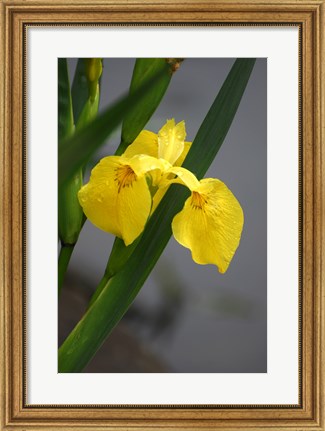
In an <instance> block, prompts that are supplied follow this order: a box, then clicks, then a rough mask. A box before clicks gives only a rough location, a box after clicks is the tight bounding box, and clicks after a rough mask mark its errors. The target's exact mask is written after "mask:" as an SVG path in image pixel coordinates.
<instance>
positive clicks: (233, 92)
mask: <svg viewBox="0 0 325 431" xmlns="http://www.w3.org/2000/svg"><path fill="white" fill-rule="evenodd" d="M254 63H255V60H254V59H239V60H236V62H235V64H234V66H233V67H232V69H231V71H230V73H229V75H228V77H227V78H226V80H225V82H224V84H223V86H222V88H221V90H220V92H219V94H218V96H217V97H216V99H215V101H214V102H213V104H212V106H211V108H210V110H209V112H208V114H207V116H206V117H205V119H204V121H203V123H202V125H201V127H200V129H199V131H198V133H197V135H196V137H195V139H194V141H193V144H192V147H191V150H190V152H189V154H188V157H187V158H186V160H185V163H184V165H183V166H185V167H186V168H187V169H190V170H191V171H193V172H195V173H196V174H197V175H198V177H199V178H202V176H203V175H204V174H205V172H206V171H207V169H208V168H209V166H210V164H211V163H212V161H213V160H214V157H215V155H216V154H217V152H218V150H219V148H220V146H221V144H222V142H223V140H224V138H225V136H226V134H227V132H228V130H229V127H230V125H231V123H232V121H233V118H234V116H235V114H236V111H237V108H238V105H239V103H240V100H241V98H242V95H243V93H244V91H245V88H246V85H247V83H248V80H249V77H250V74H251V71H252V69H253V66H254ZM188 196H189V191H188V190H187V189H186V188H184V187H182V186H179V185H176V184H175V185H173V186H171V187H170V188H169V190H168V192H167V193H166V195H165V196H164V198H163V200H162V201H161V203H160V205H159V207H158V208H157V210H156V211H155V213H154V214H153V216H152V217H151V218H150V220H149V222H148V224H147V226H146V229H145V231H144V233H143V235H142V237H141V239H140V241H139V243H138V244H137V246H136V248H135V250H134V252H133V253H132V254H131V256H130V257H129V258H128V260H127V264H126V265H124V267H123V269H122V270H121V271H119V272H118V273H117V274H116V275H115V276H114V277H113V278H111V279H110V280H109V281H108V282H107V283H106V286H105V287H104V289H103V290H102V292H101V293H100V295H99V296H98V298H97V300H96V301H94V302H93V304H92V306H91V307H90V308H89V309H88V311H87V312H86V314H85V315H84V317H83V318H82V319H81V321H80V322H79V323H78V324H77V326H76V327H75V328H74V329H73V331H72V332H71V333H70V335H69V336H68V338H67V339H66V340H65V341H64V343H63V344H62V346H61V347H60V349H59V372H80V371H82V369H83V368H84V367H85V366H86V364H87V363H88V362H89V360H90V359H91V358H92V357H93V355H94V354H95V353H96V351H97V349H98V348H99V347H100V346H101V344H102V343H103V342H104V340H105V338H106V337H107V335H108V334H109V333H110V332H111V330H112V329H113V328H114V326H115V325H116V324H117V323H118V322H119V320H120V319H121V318H122V316H123V315H124V313H125V312H126V311H127V309H128V307H129V306H130V304H131V303H132V301H133V299H134V298H135V296H136V295H137V293H138V292H139V290H140V288H141V287H142V285H143V283H144V281H145V280H146V278H147V277H148V275H149V274H150V272H151V270H152V268H153V267H154V265H155V263H156V262H157V260H158V258H159V256H160V255H161V253H162V251H163V249H164V248H165V246H166V245H167V243H168V241H169V238H170V235H171V222H172V220H173V218H174V216H175V214H176V213H177V212H179V211H180V210H181V209H182V207H183V205H184V202H185V200H186V198H187V197H188Z"/></svg>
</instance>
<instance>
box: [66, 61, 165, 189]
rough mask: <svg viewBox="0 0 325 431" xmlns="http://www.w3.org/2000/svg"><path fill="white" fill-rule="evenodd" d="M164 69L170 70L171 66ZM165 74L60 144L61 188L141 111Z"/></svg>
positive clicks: (161, 72)
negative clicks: (126, 120) (129, 117)
mask: <svg viewBox="0 0 325 431" xmlns="http://www.w3.org/2000/svg"><path fill="white" fill-rule="evenodd" d="M165 68H168V65H166V66H165ZM164 73H165V71H164V69H162V70H159V71H158V72H157V73H156V74H155V75H154V76H153V77H151V78H150V79H149V80H146V81H145V82H144V83H143V85H141V87H139V88H138V89H137V90H136V91H135V92H134V93H132V94H130V95H128V96H126V97H123V98H122V99H120V100H119V101H118V102H116V103H115V104H114V105H113V106H112V107H109V108H107V109H106V110H105V111H104V112H103V113H102V114H100V115H98V116H97V117H96V118H95V119H94V120H93V121H92V122H90V123H89V124H87V125H86V126H85V127H84V128H82V129H81V130H78V131H76V133H75V134H74V135H73V136H72V137H71V138H69V139H68V140H63V141H62V142H61V143H59V187H60V186H62V184H64V183H65V182H66V181H67V180H68V179H69V178H71V177H72V176H73V174H74V173H75V172H76V171H77V170H78V169H79V168H80V167H82V166H83V165H84V164H85V163H86V162H87V161H88V160H89V158H90V157H91V155H92V154H93V153H94V152H95V151H96V150H97V149H98V148H99V147H100V146H101V145H102V144H103V143H104V142H105V139H106V138H107V137H108V136H109V135H110V134H111V133H112V132H113V131H114V130H115V129H116V127H117V126H118V125H119V124H120V123H121V121H122V120H123V118H124V117H125V115H127V114H129V113H130V112H131V111H132V110H136V109H138V107H139V105H140V104H141V101H142V99H143V98H144V97H145V96H146V94H147V93H148V92H149V91H150V90H151V89H152V88H153V87H154V86H155V85H157V84H158V83H159V82H160V80H161V79H162V77H163V76H164ZM67 141H68V142H67Z"/></svg>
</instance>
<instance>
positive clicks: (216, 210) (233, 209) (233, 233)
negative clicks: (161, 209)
mask: <svg viewBox="0 0 325 431" xmlns="http://www.w3.org/2000/svg"><path fill="white" fill-rule="evenodd" d="M243 223H244V215H243V211H242V208H241V206H240V204H239V202H238V201H237V199H236V198H235V196H234V195H233V194H232V192H231V191H230V190H229V189H228V187H227V186H226V185H225V184H224V183H223V182H222V181H220V180H216V179H212V178H208V179H205V180H202V181H200V185H199V187H198V188H197V189H196V190H194V191H192V194H191V196H190V197H189V198H188V199H187V200H186V202H185V205H184V208H183V209H182V211H181V212H180V213H178V214H177V215H176V216H175V217H174V219H173V223H172V230H173V234H174V237H175V239H176V240H177V241H178V242H179V243H180V244H181V245H183V246H184V247H186V248H189V249H190V250H191V252H192V258H193V260H194V261H195V262H196V263H198V264H201V265H204V264H214V265H216V266H217V267H218V269H219V272H221V273H224V272H226V271H227V269H228V266H229V264H230V262H231V260H232V258H233V256H234V254H235V251H236V249H237V247H238V245H239V242H240V237H241V232H242V228H243Z"/></svg>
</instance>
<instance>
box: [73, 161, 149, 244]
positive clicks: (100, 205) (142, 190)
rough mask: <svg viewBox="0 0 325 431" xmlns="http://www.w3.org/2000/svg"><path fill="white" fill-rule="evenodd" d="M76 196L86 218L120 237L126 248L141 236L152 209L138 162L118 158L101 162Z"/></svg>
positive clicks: (145, 182) (143, 175)
mask: <svg viewBox="0 0 325 431" xmlns="http://www.w3.org/2000/svg"><path fill="white" fill-rule="evenodd" d="M133 162H134V166H133ZM78 197H79V202H80V205H81V206H82V208H83V210H84V213H85V214H86V216H87V217H88V219H89V220H90V221H91V222H92V223H93V224H94V225H95V226H97V227H99V228H100V229H102V230H104V231H106V232H110V233H112V234H114V235H116V236H118V237H120V238H123V240H124V242H125V244H126V245H129V244H131V243H132V242H133V241H134V240H135V239H136V238H137V237H138V236H139V235H140V234H141V233H142V231H143V229H144V226H145V224H146V222H147V219H148V216H149V214H150V210H151V195H150V191H149V188H148V185H147V181H146V177H145V174H141V170H140V169H139V166H138V160H133V159H127V158H124V157H119V156H109V157H105V158H104V159H102V160H101V161H100V163H99V164H98V165H97V166H96V167H95V168H94V169H93V170H92V173H91V177H90V181H89V183H88V184H86V185H85V186H84V187H82V188H81V190H80V191H79V194H78Z"/></svg>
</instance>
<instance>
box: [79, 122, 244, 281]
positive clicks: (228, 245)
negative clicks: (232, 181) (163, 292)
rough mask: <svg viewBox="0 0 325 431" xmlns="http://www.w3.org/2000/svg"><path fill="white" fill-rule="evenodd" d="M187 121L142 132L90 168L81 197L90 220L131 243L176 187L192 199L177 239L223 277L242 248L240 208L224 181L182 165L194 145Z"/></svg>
mask: <svg viewBox="0 0 325 431" xmlns="http://www.w3.org/2000/svg"><path fill="white" fill-rule="evenodd" d="M185 137H186V132H185V124H184V122H183V121H182V122H180V123H178V124H175V121H174V120H168V121H167V122H166V124H165V125H164V126H163V127H162V128H161V129H160V130H159V132H158V134H155V133H153V132H150V131H142V132H141V133H140V134H139V136H138V137H137V138H136V140H135V141H134V142H133V143H132V144H131V145H130V146H129V147H128V148H127V149H126V151H125V153H124V154H123V155H122V156H108V157H105V158H104V159H102V160H101V161H100V162H99V164H98V165H97V166H95V168H94V169H93V170H92V173H91V177H90V180H89V183H88V184H86V185H85V186H83V187H82V188H81V190H80V191H79V194H78V197H79V202H80V205H81V206H82V208H83V210H84V213H85V214H86V216H87V217H88V219H89V220H90V221H91V222H92V223H93V224H94V225H96V226H97V227H99V228H100V229H102V230H104V231H106V232H110V233H112V234H114V235H116V236H118V237H119V238H122V239H123V240H124V243H125V245H129V244H131V243H132V242H133V241H134V240H135V239H136V238H137V237H138V236H139V235H140V234H141V233H142V232H143V230H144V227H145V225H146V223H147V220H148V218H149V217H150V215H151V214H152V212H153V211H154V209H155V208H156V207H157V205H158V203H159V202H160V200H161V199H162V197H163V195H164V194H165V193H166V190H167V189H168V187H169V186H170V185H171V184H172V183H179V184H182V185H184V186H186V187H188V188H189V189H190V191H191V196H190V197H189V198H188V199H187V200H186V202H185V204H184V208H183V209H182V211H180V212H179V213H178V214H177V215H176V216H175V217H174V219H173V222H172V230H173V235H174V237H175V239H176V240H177V241H178V242H179V243H180V244H181V245H183V246H184V247H187V248H189V249H190V250H191V252H192V258H193V260H194V261H195V262H196V263H199V264H214V265H216V266H217V267H218V269H219V271H220V272H221V273H224V272H225V271H226V270H227V268H228V266H229V264H230V262H231V259H232V257H233V255H234V253H235V251H236V249H237V247H238V245H239V242H240V237H241V232H242V228H243V223H244V215H243V211H242V208H241V206H240V204H239V202H238V201H237V199H236V198H235V196H234V195H233V194H232V192H231V191H230V190H229V189H228V188H227V186H226V185H225V184H224V183H223V182H222V181H220V180H217V179H214V178H206V179H203V180H201V181H199V180H198V179H197V178H196V177H195V175H193V174H192V173H191V172H190V171H188V170H187V169H184V168H182V167H181V164H182V163H183V161H184V159H185V157H186V155H187V153H188V151H189V148H190V145H191V143H190V142H185Z"/></svg>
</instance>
